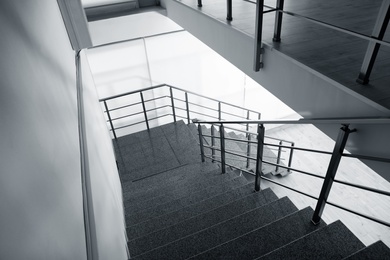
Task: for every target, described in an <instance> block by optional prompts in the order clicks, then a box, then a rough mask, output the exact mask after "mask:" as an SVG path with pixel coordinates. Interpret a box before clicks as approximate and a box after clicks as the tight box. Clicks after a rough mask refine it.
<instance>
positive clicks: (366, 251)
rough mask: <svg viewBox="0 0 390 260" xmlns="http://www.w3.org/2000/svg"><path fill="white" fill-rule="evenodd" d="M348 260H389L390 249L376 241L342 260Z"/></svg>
mask: <svg viewBox="0 0 390 260" xmlns="http://www.w3.org/2000/svg"><path fill="white" fill-rule="evenodd" d="M344 259H348V260H361V259H370V260H384V259H390V248H388V247H387V246H386V245H385V244H384V243H383V242H382V241H377V242H375V243H373V244H371V245H369V246H368V247H366V248H363V249H361V250H359V251H357V252H355V253H354V254H352V255H350V256H348V257H346V258H344Z"/></svg>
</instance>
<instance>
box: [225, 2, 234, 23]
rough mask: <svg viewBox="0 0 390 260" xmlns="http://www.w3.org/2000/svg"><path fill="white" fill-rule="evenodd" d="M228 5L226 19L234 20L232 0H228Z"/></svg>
mask: <svg viewBox="0 0 390 260" xmlns="http://www.w3.org/2000/svg"><path fill="white" fill-rule="evenodd" d="M226 7H227V16H226V20H228V21H233V12H232V0H226Z"/></svg>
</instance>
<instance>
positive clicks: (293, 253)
mask: <svg viewBox="0 0 390 260" xmlns="http://www.w3.org/2000/svg"><path fill="white" fill-rule="evenodd" d="M363 248H364V245H363V243H362V242H361V241H360V240H359V239H358V238H357V237H356V236H355V235H354V234H352V232H351V231H349V229H348V228H347V227H346V226H345V225H344V224H343V223H342V222H341V221H336V222H334V223H332V224H329V225H328V226H327V227H324V228H322V229H320V230H317V231H316V232H313V233H311V234H309V235H307V236H304V237H302V238H301V239H298V240H296V241H294V242H292V243H290V244H287V245H285V246H283V247H281V248H279V249H277V250H275V251H273V252H271V253H269V254H267V255H265V256H263V257H261V258H258V259H262V260H271V259H272V260H274V259H286V258H287V257H288V258H293V259H323V260H327V259H335V260H336V259H343V258H344V257H346V256H349V255H350V254H352V253H354V252H356V251H358V250H360V249H363ZM360 259H361V258H360Z"/></svg>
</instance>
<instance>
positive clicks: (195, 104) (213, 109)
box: [188, 101, 218, 112]
mask: <svg viewBox="0 0 390 260" xmlns="http://www.w3.org/2000/svg"><path fill="white" fill-rule="evenodd" d="M188 104H190V105H193V106H198V107H201V108H205V109H208V110H211V111H214V112H218V109H215V108H211V107H208V106H204V105H200V104H197V103H194V102H190V101H188Z"/></svg>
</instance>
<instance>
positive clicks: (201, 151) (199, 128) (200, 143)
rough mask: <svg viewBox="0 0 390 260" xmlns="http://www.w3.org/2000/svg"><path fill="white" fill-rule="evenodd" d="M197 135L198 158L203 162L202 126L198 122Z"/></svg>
mask: <svg viewBox="0 0 390 260" xmlns="http://www.w3.org/2000/svg"><path fill="white" fill-rule="evenodd" d="M198 135H199V146H200V158H201V160H202V162H205V159H204V147H203V134H202V126H201V125H200V124H198Z"/></svg>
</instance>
